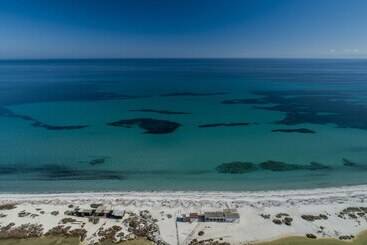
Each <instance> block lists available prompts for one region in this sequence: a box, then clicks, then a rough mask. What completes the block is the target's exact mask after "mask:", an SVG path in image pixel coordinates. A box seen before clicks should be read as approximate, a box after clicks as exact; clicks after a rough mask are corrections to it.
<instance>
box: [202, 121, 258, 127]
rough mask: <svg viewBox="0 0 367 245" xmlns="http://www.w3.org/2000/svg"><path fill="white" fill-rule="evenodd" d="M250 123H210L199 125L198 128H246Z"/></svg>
mask: <svg viewBox="0 0 367 245" xmlns="http://www.w3.org/2000/svg"><path fill="white" fill-rule="evenodd" d="M248 125H251V123H248V122H234V123H210V124H201V125H199V126H198V127H199V128H215V127H237V126H248Z"/></svg>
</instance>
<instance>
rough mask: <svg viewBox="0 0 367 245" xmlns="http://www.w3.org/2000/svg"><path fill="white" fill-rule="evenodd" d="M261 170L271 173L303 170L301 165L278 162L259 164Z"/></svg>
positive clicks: (270, 161)
mask: <svg viewBox="0 0 367 245" xmlns="http://www.w3.org/2000/svg"><path fill="white" fill-rule="evenodd" d="M259 165H260V167H261V168H262V169H265V170H271V171H293V170H301V169H303V168H302V166H301V165H297V164H290V163H285V162H279V161H272V160H269V161H266V162H262V163H260V164H259Z"/></svg>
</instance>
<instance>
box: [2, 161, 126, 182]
mask: <svg viewBox="0 0 367 245" xmlns="http://www.w3.org/2000/svg"><path fill="white" fill-rule="evenodd" d="M8 174H17V175H19V176H23V177H24V179H31V180H47V181H49V180H123V179H125V178H126V175H125V173H124V172H121V171H112V170H88V169H74V168H70V167H67V166H64V165H58V164H45V165H42V166H39V167H29V166H25V165H6V166H4V165H2V166H0V175H8Z"/></svg>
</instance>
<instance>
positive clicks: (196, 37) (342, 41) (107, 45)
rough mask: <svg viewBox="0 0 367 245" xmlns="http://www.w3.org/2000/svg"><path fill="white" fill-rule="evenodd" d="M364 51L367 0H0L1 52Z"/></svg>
mask: <svg viewBox="0 0 367 245" xmlns="http://www.w3.org/2000/svg"><path fill="white" fill-rule="evenodd" d="M103 57H110V58H118V57H122V58H123V57H367V1H366V0H251V1H250V0H181V1H175V0H120V1H118V0H79V1H78V0H55V1H54V0H0V59H6V58H103Z"/></svg>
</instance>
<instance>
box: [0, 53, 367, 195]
mask: <svg viewBox="0 0 367 245" xmlns="http://www.w3.org/2000/svg"><path fill="white" fill-rule="evenodd" d="M366 95H367V61H366V60H310V59H307V60H303V59H294V60H291V59H136V60H135V59H130V60H129V59H126V60H25V61H20V60H18V61H0V149H1V150H0V192H63V191H120V190H121V191H123V190H231V191H240V190H243V191H247V190H270V189H289V188H291V189H293V188H315V187H328V186H340V185H355V184H365V183H366V182H367V181H366V179H367V178H366V176H367V96H366ZM273 130H275V131H273ZM269 161H272V162H269ZM233 162H241V164H242V165H241V164H240V166H242V167H243V166H244V164H243V162H247V163H248V165H246V166H252V168H251V169H242V170H243V173H240V174H239V173H236V174H235V173H223V172H222V171H220V170H219V169H220V168H219V169H218V168H217V167H218V166H220V165H221V164H223V163H230V164H227V165H222V167H223V166H227V167H228V166H232V167H233V166H236V164H233ZM250 163H251V164H250ZM310 163H311V164H310ZM237 165H238V164H237ZM222 169H223V168H222ZM227 170H229V168H227ZM233 171H238V169H235V170H233V169H231V171H229V172H233Z"/></svg>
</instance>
